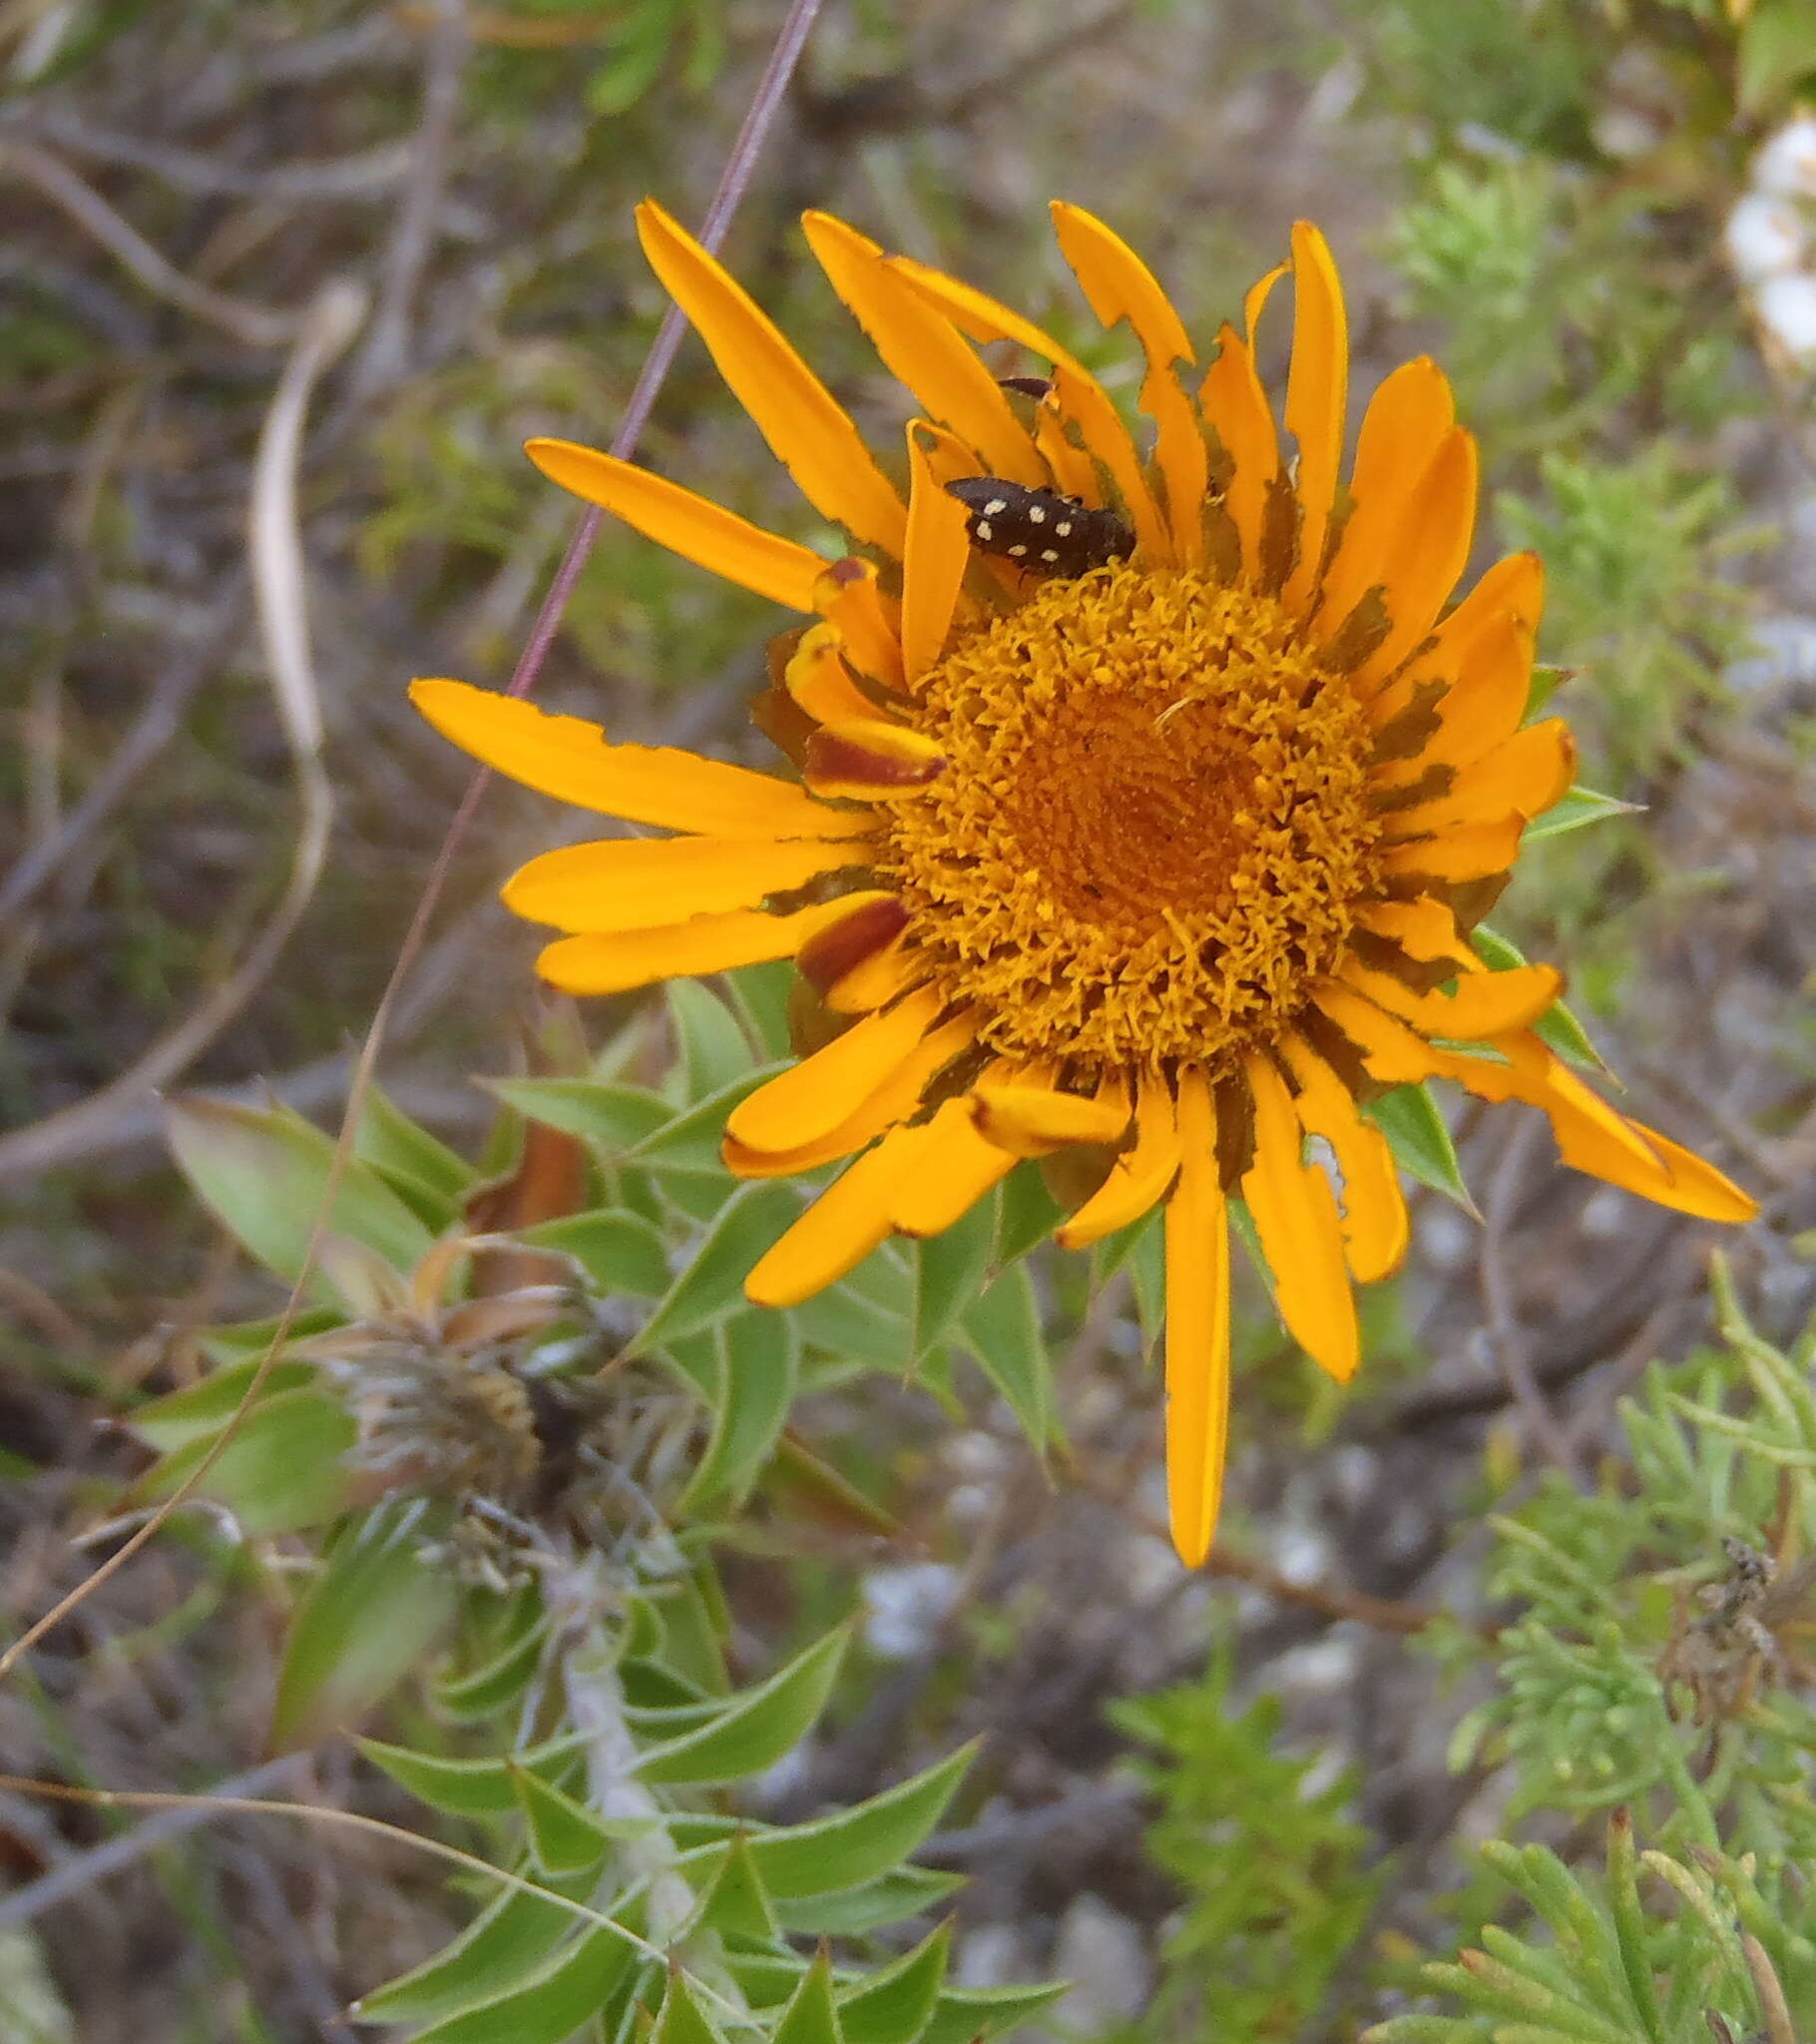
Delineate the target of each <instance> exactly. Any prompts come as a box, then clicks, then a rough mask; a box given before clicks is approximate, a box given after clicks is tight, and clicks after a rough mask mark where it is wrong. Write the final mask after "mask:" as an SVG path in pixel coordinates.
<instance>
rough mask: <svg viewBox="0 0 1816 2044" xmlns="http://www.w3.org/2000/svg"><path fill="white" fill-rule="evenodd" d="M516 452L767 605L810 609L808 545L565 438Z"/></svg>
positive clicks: (812, 577) (815, 572) (819, 564)
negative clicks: (767, 603)
mask: <svg viewBox="0 0 1816 2044" xmlns="http://www.w3.org/2000/svg"><path fill="white" fill-rule="evenodd" d="M524 452H525V453H526V454H527V455H528V456H529V457H530V459H531V460H532V461H533V462H535V464H536V466H537V467H538V468H540V469H541V470H542V472H543V474H544V475H546V476H547V477H548V478H549V480H550V481H551V482H552V483H559V484H560V485H561V487H562V488H563V489H564V490H572V491H573V493H574V494H575V496H577V497H580V498H582V499H584V500H585V501H586V502H587V503H589V504H597V505H598V506H599V507H600V509H601V510H602V511H610V512H611V513H612V514H613V516H614V517H616V518H622V519H623V520H624V521H625V523H626V524H627V525H629V526H632V527H634V528H635V529H636V530H637V531H638V532H641V533H642V534H643V536H644V537H645V538H646V539H653V540H654V541H655V542H656V544H657V545H658V546H659V547H667V548H668V549H669V551H670V552H671V553H672V554H680V555H681V558H682V559H683V560H686V561H693V562H695V563H697V565H698V566H700V567H702V568H705V569H708V570H710V572H711V573H712V574H714V575H722V576H723V577H724V578H725V580H726V581H727V582H735V583H736V584H737V585H738V586H739V587H740V588H742V589H753V590H755V591H756V593H757V595H758V596H766V597H767V598H768V599H769V601H770V602H771V603H779V604H786V605H787V607H788V608H789V609H790V610H791V611H810V610H812V609H813V590H814V585H815V583H816V581H817V580H818V578H819V577H820V576H821V575H822V574H824V572H825V569H826V563H825V561H824V560H823V559H822V558H821V557H820V556H819V555H818V554H816V553H814V552H813V551H812V550H811V549H810V548H808V547H803V546H797V545H796V544H795V542H794V541H793V540H791V539H783V538H781V537H780V535H779V534H776V533H773V532H765V531H764V530H763V529H762V527H761V526H760V525H752V524H751V523H750V521H749V520H748V519H747V518H740V517H738V515H737V513H736V512H735V511H727V510H725V509H724V508H723V507H722V506H721V505H718V504H714V503H712V502H711V501H710V500H709V499H707V498H705V497H697V496H695V495H694V493H693V492H692V491H691V490H683V489H682V488H681V484H680V483H672V482H668V481H666V480H665V479H664V478H663V477H662V476H660V475H652V474H651V473H650V472H649V470H648V469H643V468H635V467H633V466H632V464H631V463H630V462H628V461H620V460H619V459H618V458H617V456H616V455H612V454H602V453H600V452H599V450H598V449H597V448H594V447H581V446H578V445H576V443H575V442H574V441H572V440H527V441H525V443H524Z"/></svg>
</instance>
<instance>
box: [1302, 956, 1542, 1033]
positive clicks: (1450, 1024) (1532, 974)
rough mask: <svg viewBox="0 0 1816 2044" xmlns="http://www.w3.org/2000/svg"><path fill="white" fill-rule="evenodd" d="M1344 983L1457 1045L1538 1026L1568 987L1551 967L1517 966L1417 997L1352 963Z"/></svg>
mask: <svg viewBox="0 0 1816 2044" xmlns="http://www.w3.org/2000/svg"><path fill="white" fill-rule="evenodd" d="M1341 976H1342V978H1343V980H1344V982H1345V983H1346V984H1347V985H1349V986H1353V987H1354V988H1355V989H1356V990H1357V992H1358V993H1362V994H1366V995H1367V997H1368V998H1369V999H1370V1000H1371V1001H1373V1002H1374V1004H1375V1006H1376V1007H1378V1008H1385V1009H1386V1010H1387V1012H1388V1013H1389V1014H1390V1015H1398V1016H1399V1018H1400V1019H1401V1021H1403V1022H1410V1023H1411V1024H1412V1025H1413V1027H1414V1028H1415V1029H1419V1030H1423V1031H1424V1032H1425V1033H1426V1034H1427V1035H1430V1036H1448V1037H1452V1038H1454V1039H1455V1040H1456V1041H1458V1042H1465V1043H1466V1042H1472V1041H1474V1040H1475V1039H1476V1038H1478V1037H1484V1036H1500V1035H1502V1034H1504V1033H1505V1032H1506V1031H1507V1030H1510V1029H1524V1028H1525V1027H1526V1026H1527V1025H1528V1023H1530V1022H1536V1021H1537V1020H1538V1019H1539V1017H1540V1016H1541V1015H1543V1014H1544V1013H1545V1011H1546V1009H1548V1008H1549V1007H1550V1006H1551V1005H1552V1003H1553V1002H1554V1001H1555V1000H1556V999H1557V998H1558V996H1559V994H1560V993H1561V992H1562V991H1563V989H1564V977H1563V975H1562V974H1561V973H1560V972H1559V971H1558V970H1557V968H1556V967H1555V966H1551V965H1516V966H1513V967H1511V968H1510V969H1509V970H1508V971H1506V972H1467V973H1465V974H1464V976H1463V977H1462V979H1461V980H1460V981H1459V982H1458V984H1457V989H1456V991H1455V992H1454V993H1448V994H1446V993H1436V992H1434V993H1427V994H1416V993H1414V992H1413V990H1412V989H1411V988H1410V987H1408V986H1403V985H1402V984H1401V983H1400V981H1399V980H1397V979H1395V978H1394V977H1393V975H1392V974H1391V973H1387V972H1375V971H1372V970H1371V969H1370V968H1369V967H1368V966H1366V965H1363V964H1362V963H1361V962H1360V961H1359V960H1357V959H1354V958H1351V959H1349V960H1348V961H1347V962H1346V963H1345V965H1344V967H1343V970H1342V975H1341Z"/></svg>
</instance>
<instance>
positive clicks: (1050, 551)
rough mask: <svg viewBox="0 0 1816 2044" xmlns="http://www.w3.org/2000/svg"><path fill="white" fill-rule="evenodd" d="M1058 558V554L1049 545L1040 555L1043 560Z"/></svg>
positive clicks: (1055, 559)
mask: <svg viewBox="0 0 1816 2044" xmlns="http://www.w3.org/2000/svg"><path fill="white" fill-rule="evenodd" d="M1059 558H1060V557H1059V555H1058V554H1056V553H1055V552H1054V550H1053V549H1052V547H1049V548H1048V549H1047V551H1046V552H1045V553H1044V554H1043V555H1042V556H1041V559H1042V560H1043V561H1057V560H1058V559H1059Z"/></svg>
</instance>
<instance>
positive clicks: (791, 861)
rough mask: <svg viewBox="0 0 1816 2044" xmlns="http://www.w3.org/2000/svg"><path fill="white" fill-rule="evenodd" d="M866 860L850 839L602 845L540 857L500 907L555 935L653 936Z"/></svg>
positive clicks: (508, 886) (510, 884)
mask: <svg viewBox="0 0 1816 2044" xmlns="http://www.w3.org/2000/svg"><path fill="white" fill-rule="evenodd" d="M868 855H869V854H868V851H867V848H866V847H865V845H864V844H863V842H862V841H861V840H860V839H858V838H855V837H854V838H852V839H843V838H834V839H828V838H813V837H795V838H782V839H778V840H774V841H771V842H765V841H764V840H763V839H761V838H749V837H665V838H650V837H619V838H607V839H602V840H601V841H599V842H597V843H593V844H568V845H563V846H562V848H561V849H560V850H559V851H545V852H544V853H543V854H542V856H541V857H540V858H533V859H532V860H531V861H530V862H529V864H528V865H526V866H519V867H518V869H517V871H516V872H514V873H513V874H512V875H511V877H510V878H509V879H508V880H507V881H506V882H505V884H504V889H503V892H502V896H501V898H502V899H503V901H504V904H505V906H506V907H507V908H508V909H509V910H510V911H511V913H512V914H513V915H521V916H522V917H523V918H524V920H525V921H526V922H546V923H553V924H554V926H555V927H556V928H557V929H559V930H570V931H574V932H584V931H605V930H652V929H657V928H660V927H661V926H663V925H664V924H668V923H679V922H685V921H686V920H687V918H688V917H689V916H695V915H716V914H718V913H719V912H721V911H722V910H724V909H728V908H754V907H755V906H756V904H757V903H758V902H759V901H761V900H763V899H764V897H765V896H767V895H770V894H778V893H781V892H783V891H784V890H785V889H787V888H790V887H804V886H805V885H806V883H807V882H808V881H809V880H811V879H813V878H814V877H815V876H816V875H817V874H820V873H825V872H833V871H836V870H837V868H838V867H840V866H843V865H850V864H857V863H861V862H862V861H863V860H864V859H865V858H866V857H867V856H868Z"/></svg>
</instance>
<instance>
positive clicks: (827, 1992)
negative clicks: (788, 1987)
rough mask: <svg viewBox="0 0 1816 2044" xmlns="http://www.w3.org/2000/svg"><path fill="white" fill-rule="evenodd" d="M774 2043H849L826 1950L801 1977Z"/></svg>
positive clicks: (778, 2024) (783, 2015)
mask: <svg viewBox="0 0 1816 2044" xmlns="http://www.w3.org/2000/svg"><path fill="white" fill-rule="evenodd" d="M774 2044H845V2033H844V2031H843V2030H842V2029H841V2028H840V2027H839V2019H838V2008H837V2006H836V2005H835V2003H834V2001H833V1998H832V1964H831V1961H830V1960H829V1959H828V1958H827V1957H826V1954H825V1953H824V1952H823V1951H822V1952H821V1953H820V1954H819V1955H818V1957H816V1958H815V1960H814V1961H813V1964H812V1965H811V1966H809V1967H808V1968H807V1971H806V1972H805V1973H804V1974H803V1975H802V1977H801V1984H800V1985H799V1986H798V1987H797V1988H796V1989H795V1990H794V1994H793V1998H792V1999H791V2000H790V2001H789V2003H788V2006H787V2007H786V2008H785V2009H784V2010H783V2011H782V2019H781V2021H780V2022H779V2023H777V2024H776V2026H775V2038H774Z"/></svg>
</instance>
